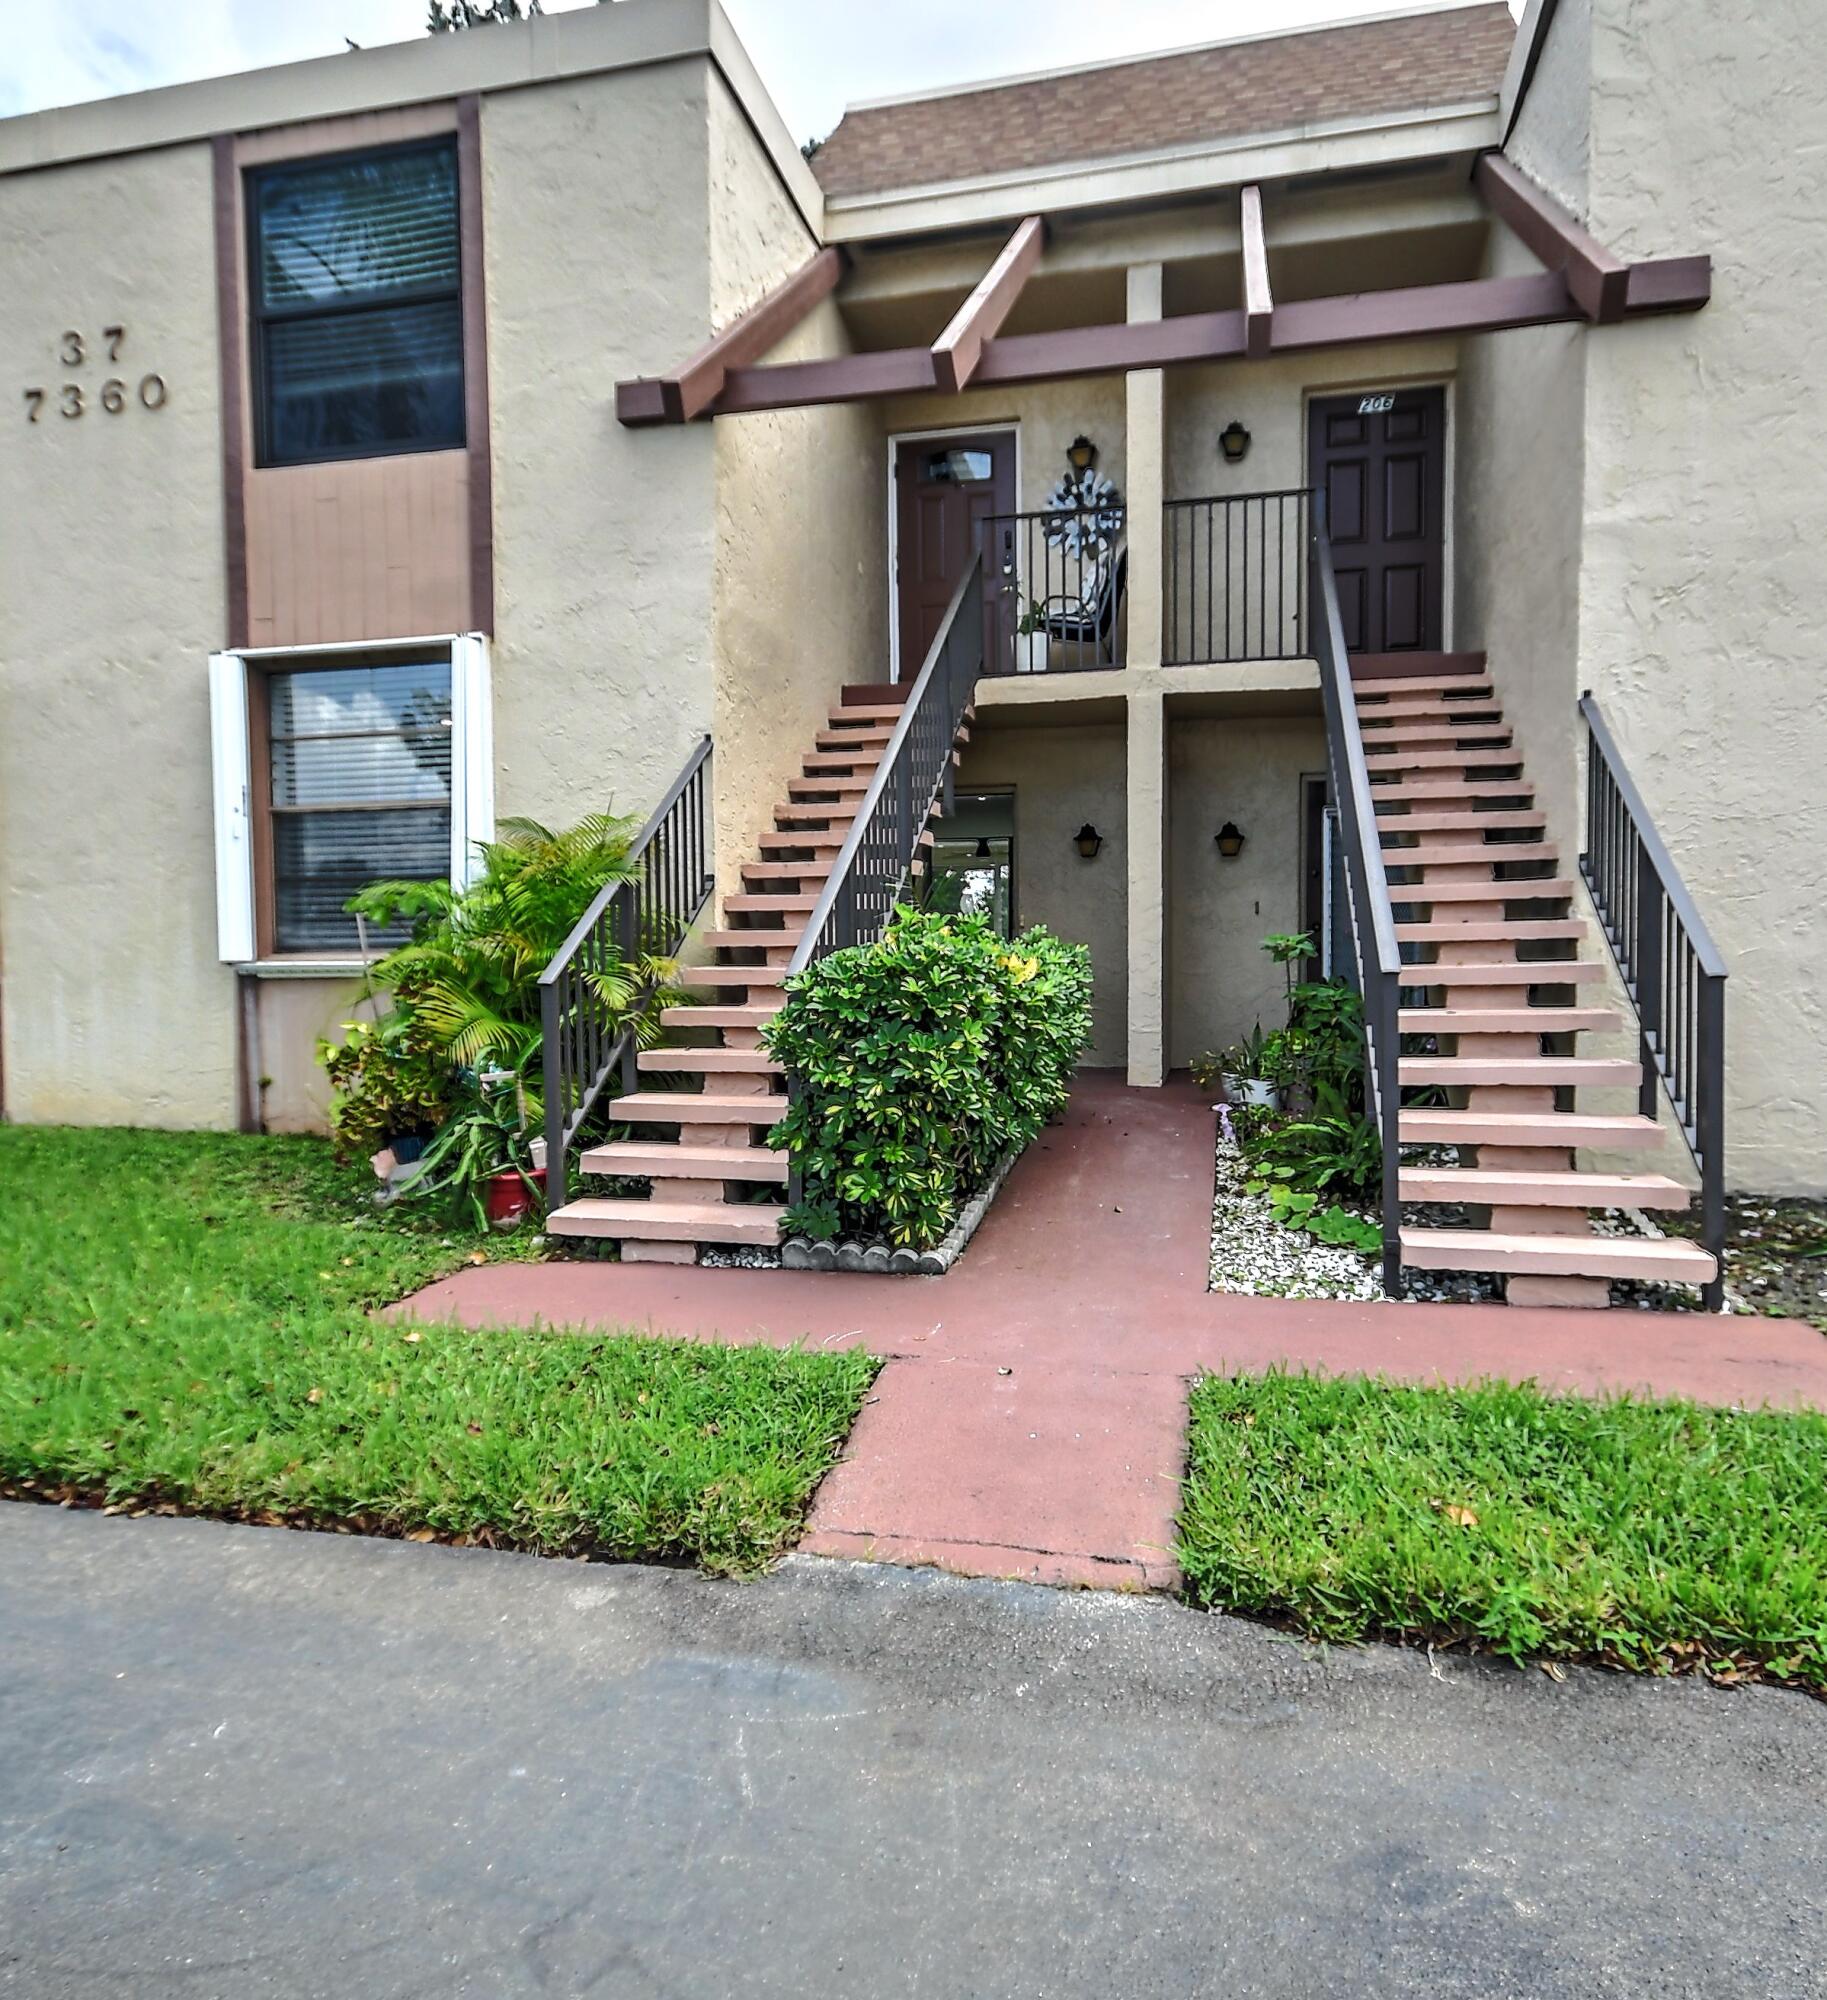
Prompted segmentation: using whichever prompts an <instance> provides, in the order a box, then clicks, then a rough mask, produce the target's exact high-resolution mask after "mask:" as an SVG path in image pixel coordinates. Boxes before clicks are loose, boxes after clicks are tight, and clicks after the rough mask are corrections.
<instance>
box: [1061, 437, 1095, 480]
mask: <svg viewBox="0 0 1827 2000" xmlns="http://www.w3.org/2000/svg"><path fill="white" fill-rule="evenodd" d="M1066 463H1067V464H1068V465H1069V466H1071V468H1072V470H1073V471H1074V472H1089V471H1090V470H1091V468H1092V467H1093V466H1094V465H1095V464H1096V463H1097V446H1096V445H1094V444H1093V443H1092V442H1091V440H1090V439H1089V438H1088V437H1087V436H1086V435H1085V433H1084V432H1083V431H1080V432H1079V434H1078V436H1077V437H1075V438H1074V439H1073V440H1072V442H1071V443H1070V444H1069V445H1067V447H1066Z"/></svg>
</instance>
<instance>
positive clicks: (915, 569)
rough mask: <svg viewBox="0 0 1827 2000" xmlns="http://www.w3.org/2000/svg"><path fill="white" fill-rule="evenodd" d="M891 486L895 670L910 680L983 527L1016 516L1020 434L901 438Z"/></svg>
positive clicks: (998, 433) (897, 447) (992, 433)
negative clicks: (897, 649)
mask: <svg viewBox="0 0 1827 2000" xmlns="http://www.w3.org/2000/svg"><path fill="white" fill-rule="evenodd" d="M894 483H895V606H896V610H895V615H896V617H897V619H898V620H899V627H900V645H901V650H900V659H899V669H898V671H899V677H900V678H901V679H902V680H904V681H910V680H912V679H913V677H914V676H915V674H917V673H918V672H919V671H920V662H921V661H922V660H924V659H925V658H926V649H927V648H928V647H929V646H930V645H931V644H932V642H933V638H934V636H935V635H936V634H937V632H938V630H939V623H940V621H941V619H943V618H944V616H945V607H946V606H947V605H948V604H949V603H950V602H951V596H952V592H953V591H954V590H956V589H957V587H958V579H959V578H960V577H961V576H962V575H963V574H964V572H965V570H966V569H967V568H968V567H969V564H970V560H971V556H972V554H973V552H974V551H975V549H976V547H977V528H978V523H979V522H982V521H985V520H987V519H988V518H989V517H990V516H991V515H992V514H1012V513H1014V511H1015V433H1014V432H1013V431H985V432H973V433H971V434H970V435H968V436H961V437H955V438H903V439H902V440H901V441H900V442H899V443H898V444H897V445H896V446H895V454H894ZM985 608H986V612H987V611H988V609H989V603H988V600H987V599H986V606H985Z"/></svg>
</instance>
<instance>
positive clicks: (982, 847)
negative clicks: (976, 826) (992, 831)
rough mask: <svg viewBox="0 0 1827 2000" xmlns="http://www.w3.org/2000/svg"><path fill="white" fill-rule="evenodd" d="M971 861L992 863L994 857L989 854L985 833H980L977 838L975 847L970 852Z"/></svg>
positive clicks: (987, 838) (988, 843)
mask: <svg viewBox="0 0 1827 2000" xmlns="http://www.w3.org/2000/svg"><path fill="white" fill-rule="evenodd" d="M971 859H972V860H973V861H993V860H994V859H995V856H994V855H993V854H991V852H990V837H989V835H988V834H987V833H980V834H979V835H978V836H977V845H976V846H975V847H974V848H972V850H971Z"/></svg>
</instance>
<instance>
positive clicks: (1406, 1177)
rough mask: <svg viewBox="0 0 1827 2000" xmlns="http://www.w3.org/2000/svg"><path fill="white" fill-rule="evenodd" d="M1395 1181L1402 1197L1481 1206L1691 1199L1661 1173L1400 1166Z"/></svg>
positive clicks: (1656, 1203) (1636, 1204)
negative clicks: (1400, 1168)
mask: <svg viewBox="0 0 1827 2000" xmlns="http://www.w3.org/2000/svg"><path fill="white" fill-rule="evenodd" d="M1399 1179H1400V1193H1401V1197H1402V1199H1403V1200H1404V1201H1466V1202H1475V1203H1477V1204H1478V1205H1480V1206H1481V1207H1486V1208H1686V1207H1687V1205H1688V1203H1689V1202H1690V1201H1691V1200H1692V1198H1693V1197H1692V1195H1691V1193H1690V1191H1689V1190H1688V1189H1687V1188H1684V1187H1683V1186H1682V1185H1681V1183H1680V1182H1679V1181H1673V1180H1670V1179H1669V1177H1668V1176H1667V1175H1666V1174H1569V1173H1549V1172H1545V1171H1544V1172H1540V1173H1528V1172H1524V1171H1522V1170H1520V1169H1515V1168H1512V1169H1507V1170H1506V1169H1485V1168H1481V1167H1404V1168H1403V1169H1402V1171H1401V1174H1400V1176H1399Z"/></svg>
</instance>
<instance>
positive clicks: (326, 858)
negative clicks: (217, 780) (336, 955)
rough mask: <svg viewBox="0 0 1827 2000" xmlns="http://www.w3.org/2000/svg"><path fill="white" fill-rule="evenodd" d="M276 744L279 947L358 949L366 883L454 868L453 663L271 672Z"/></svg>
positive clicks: (381, 939) (421, 877)
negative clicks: (358, 901) (354, 902)
mask: <svg viewBox="0 0 1827 2000" xmlns="http://www.w3.org/2000/svg"><path fill="white" fill-rule="evenodd" d="M266 748H267V755H268V759H269V762H268V776H269V781H270V789H269V793H268V797H269V799H270V811H271V815H272V832H271V853H272V913H273V948H274V949H275V950H276V951H282V952H283V951H326V950H328V951H353V950H355V948H356V945H357V942H358V936H357V932H356V927H355V919H354V918H353V917H352V916H350V915H349V913H348V912H347V911H346V910H345V909H344V908H343V905H344V903H346V902H347V901H348V900H349V898H350V897H351V896H353V895H354V894H355V892H356V890H358V889H365V888H366V887H367V886H368V884H369V883H370V882H381V881H420V882H427V881H438V880H441V879H443V878H445V877H447V876H448V875H449V874H450V762H451V705H450V661H449V660H448V659H433V660H415V661H411V662H405V661H401V662H397V663H396V662H389V663H388V664H387V665H385V666H364V667H312V668H308V669H305V670H303V671H300V672H286V673H274V674H269V675H268V676H267V745H266ZM404 937H405V933H404V931H403V930H400V931H398V933H397V934H396V933H395V932H394V931H392V930H389V931H385V932H381V931H376V930H374V929H373V928H372V927H371V928H370V930H369V933H368V942H369V944H370V945H390V944H398V943H401V942H403V941H404Z"/></svg>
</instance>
